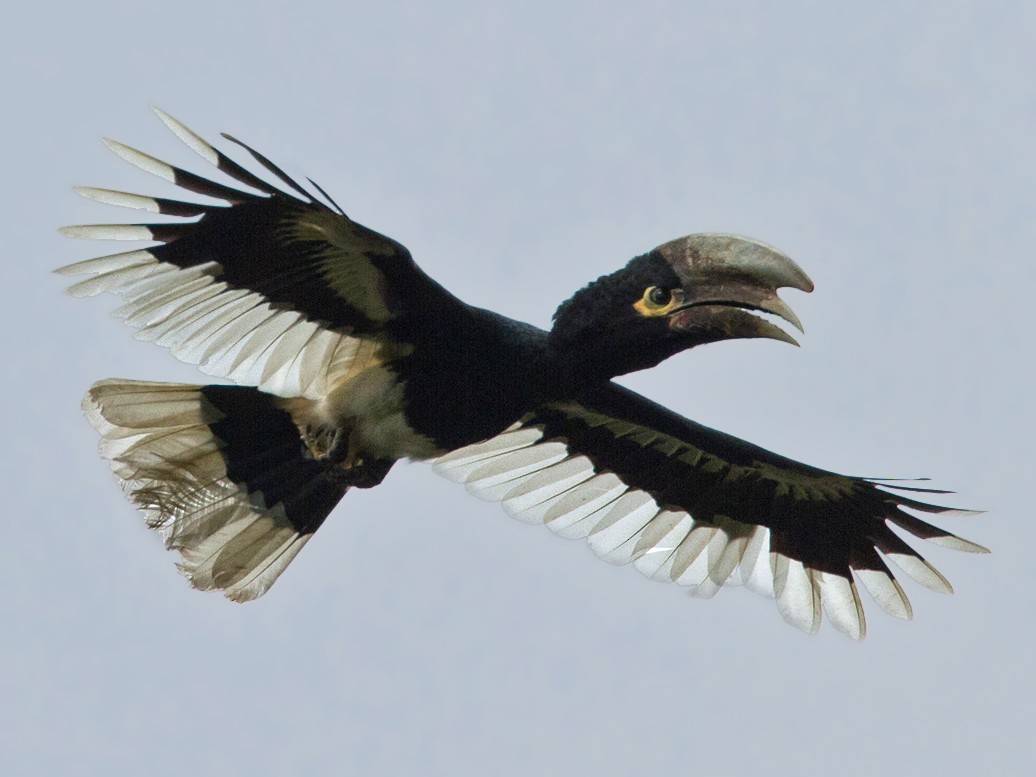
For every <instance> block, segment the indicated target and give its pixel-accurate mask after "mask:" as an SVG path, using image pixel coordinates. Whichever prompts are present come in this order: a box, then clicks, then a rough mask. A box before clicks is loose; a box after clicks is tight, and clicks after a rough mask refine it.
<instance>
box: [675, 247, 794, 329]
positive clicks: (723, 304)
mask: <svg viewBox="0 0 1036 777" xmlns="http://www.w3.org/2000/svg"><path fill="white" fill-rule="evenodd" d="M655 250H656V251H658V252H659V253H660V254H661V255H662V257H663V258H664V259H665V260H666V262H667V263H668V264H669V266H670V267H671V268H672V269H673V271H674V272H675V273H676V275H677V277H678V278H679V279H680V283H681V286H682V288H681V289H677V290H676V292H674V299H673V304H672V307H671V310H670V311H669V312H668V317H669V327H670V329H671V330H673V331H676V332H682V331H686V332H688V333H690V332H692V331H693V332H696V333H701V332H704V331H707V332H709V333H710V335H709V336H708V337H707V340H709V341H714V340H725V339H734V338H747V337H766V338H770V339H773V340H781V341H783V342H786V343H791V344H792V345H798V342H797V341H796V340H795V338H793V337H792V336H791V335H789V334H787V333H786V332H785V331H784V330H783V329H781V328H780V327H778V326H776V325H774V324H772V323H770V322H769V321H767V320H766V319H765V318H763V317H761V316H758V315H755V314H754V313H753V312H752V311H761V312H764V313H772V314H773V315H776V316H779V317H780V318H782V319H784V320H785V321H787V322H788V323H789V324H791V325H792V326H793V327H795V328H796V329H798V330H799V331H800V332H801V331H803V329H802V323H801V322H800V321H799V318H798V316H796V315H795V313H794V312H793V311H792V309H791V308H790V307H788V305H787V304H786V303H785V302H784V300H782V299H781V298H780V297H778V296H777V290H778V289H780V288H784V287H789V288H793V289H799V290H800V291H805V292H810V291H813V281H811V280H810V279H809V276H807V275H806V273H804V272H803V271H802V268H800V267H799V266H798V265H797V264H795V262H793V261H792V260H791V259H789V258H788V257H787V256H785V255H784V254H782V253H781V252H780V251H778V250H777V249H776V248H773V247H771V246H768V245H766V244H765V243H760V242H759V241H758V240H753V239H751V238H747V237H740V236H738V235H728V234H720V233H714V234H701V235H688V236H687V237H682V238H679V239H677V240H673V241H670V242H668V243H665V244H664V245H661V246H659V247H658V248H657V249H655Z"/></svg>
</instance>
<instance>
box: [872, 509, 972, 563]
mask: <svg viewBox="0 0 1036 777" xmlns="http://www.w3.org/2000/svg"><path fill="white" fill-rule="evenodd" d="M888 520H890V521H892V523H894V524H895V525H896V526H898V527H900V528H901V529H904V530H905V531H908V532H910V533H911V534H913V535H914V536H915V537H920V538H921V539H923V540H928V541H929V542H934V543H935V544H936V545H942V546H943V547H944V548H952V549H953V550H961V551H964V552H965V553H989V548H985V547H983V546H982V545H979V544H978V543H976V542H971V541H970V540H966V539H964V538H963V537H958V536H957V535H956V534H951V533H950V532H948V531H945V530H944V529H940V528H939V527H938V526H934V525H932V524H930V523H928V522H927V521H922V520H921V519H920V518H916V517H915V516H913V515H909V514H907V513H904V512H903V511H902V510H896V511H895V512H894V513H892V514H891V515H890V516H889V517H888Z"/></svg>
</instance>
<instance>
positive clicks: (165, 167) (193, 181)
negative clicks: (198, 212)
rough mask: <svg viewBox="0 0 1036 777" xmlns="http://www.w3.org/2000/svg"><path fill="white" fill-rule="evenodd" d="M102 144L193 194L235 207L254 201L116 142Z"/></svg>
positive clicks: (237, 190) (251, 195) (110, 141)
mask: <svg viewBox="0 0 1036 777" xmlns="http://www.w3.org/2000/svg"><path fill="white" fill-rule="evenodd" d="M104 144H105V145H106V146H107V147H108V148H109V149H111V151H112V153H114V154H115V155H116V156H118V157H120V158H121V159H124V160H125V161H127V162H129V163H130V164H131V165H133V166H134V167H139V168H140V169H141V170H143V171H144V172H146V173H151V174H152V175H156V176H158V177H159V178H164V179H165V180H167V181H169V182H170V183H173V184H176V185H177V186H179V187H181V188H183V189H187V191H191V192H194V193H195V194H204V195H205V196H206V197H215V198H216V199H217V200H226V201H227V202H230V203H234V204H235V205H236V204H240V203H242V202H246V201H247V200H250V199H255V195H254V194H249V193H248V192H243V191H241V190H240V189H235V188H233V187H231V186H224V185H223V184H221V183H216V182H215V181H210V180H209V179H208V178H202V177H201V176H200V175H195V174H194V173H189V172H187V171H186V170H182V169H181V168H179V167H174V166H173V165H170V164H168V163H167V162H163V161H162V160H160V159H156V158H155V157H153V156H151V155H149V154H145V153H144V152H143V151H137V149H135V148H130V147H129V146H127V145H125V144H124V143H119V142H118V141H116V140H109V139H108V138H105V139H104Z"/></svg>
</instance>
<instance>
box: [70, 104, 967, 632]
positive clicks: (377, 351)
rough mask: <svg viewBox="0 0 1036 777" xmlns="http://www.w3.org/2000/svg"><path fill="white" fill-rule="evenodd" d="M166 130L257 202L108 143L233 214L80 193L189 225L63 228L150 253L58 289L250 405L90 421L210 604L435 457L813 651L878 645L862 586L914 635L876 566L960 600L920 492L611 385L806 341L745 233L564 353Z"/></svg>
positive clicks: (662, 261)
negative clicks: (800, 637)
mask: <svg viewBox="0 0 1036 777" xmlns="http://www.w3.org/2000/svg"><path fill="white" fill-rule="evenodd" d="M159 116H160V118H161V119H162V120H163V121H164V122H165V123H166V125H167V126H169V128H170V129H172V131H173V132H175V133H176V134H177V135H178V136H179V137H180V138H181V139H182V140H183V141H184V142H185V143H186V144H187V145H188V146H189V147H190V148H191V149H192V150H194V151H195V152H196V153H198V154H199V155H200V156H202V157H203V158H205V159H206V160H207V161H209V162H210V163H212V164H214V165H215V166H216V167H217V168H218V169H220V170H221V171H223V172H224V173H226V174H227V175H228V176H230V177H231V178H232V179H234V181H235V182H236V183H238V184H242V185H244V186H245V187H247V188H248V189H253V190H255V191H247V190H244V189H238V188H235V187H230V186H226V185H223V184H218V183H215V182H212V181H208V180H207V179H205V178H203V177H201V176H198V175H195V174H193V173H188V172H186V171H185V170H183V169H181V168H177V167H172V166H170V165H167V164H165V163H164V162H160V161H159V160H156V159H154V158H152V157H149V156H147V155H144V154H141V153H140V152H137V151H134V150H132V149H129V148H128V147H126V146H122V145H121V144H116V143H110V142H109V145H110V147H111V148H112V149H113V151H115V152H116V153H117V154H119V155H120V156H122V157H123V158H125V159H127V160H128V161H130V162H132V163H134V164H136V165H137V166H139V167H141V168H143V169H145V170H147V171H149V172H152V173H154V174H156V175H158V176H160V177H163V178H165V179H167V180H169V181H171V182H173V183H175V184H177V185H178V186H180V187H182V188H184V189H187V190H189V191H193V192H197V193H201V194H204V195H207V196H210V197H215V198H217V199H219V200H222V201H223V202H224V203H225V204H221V205H204V204H201V203H191V202H181V201H178V200H169V199H162V198H152V197H144V196H140V195H130V194H125V193H122V192H112V191H108V190H102V189H81V190H79V191H80V193H82V194H83V195H84V196H87V197H90V198H92V199H95V200H99V201H101V202H105V203H108V204H115V205H124V206H127V207H133V208H140V209H144V210H149V211H152V212H157V213H162V214H168V215H172V216H182V217H194V216H197V217H198V218H197V220H195V221H189V222H171V223H163V224H137V225H99V226H84V227H69V228H67V229H66V230H65V231H66V233H67V234H69V235H72V236H75V237H93V238H113V239H134V240H139V239H150V240H153V241H156V242H157V243H158V245H154V246H151V247H149V248H145V249H140V250H135V251H129V252H125V253H122V254H115V255H112V256H106V257H100V258H98V259H91V260H87V261H84V262H80V263H77V264H75V265H71V266H69V267H66V268H63V270H62V271H61V272H65V273H69V274H80V273H85V274H89V275H91V277H90V278H89V279H87V280H85V281H82V282H81V283H79V284H76V285H75V286H73V287H72V292H73V293H74V294H93V293H98V292H101V291H112V292H116V293H119V294H121V295H122V296H123V297H124V298H125V299H126V304H125V305H124V306H123V307H122V308H120V310H119V313H120V315H122V316H123V317H125V318H126V320H127V322H128V323H130V324H131V325H133V326H136V327H138V328H139V329H140V330H141V331H140V336H141V337H143V338H144V339H151V340H154V341H155V342H157V343H159V344H161V345H164V346H167V347H169V348H170V349H171V350H172V352H173V353H174V355H176V356H177V357H178V358H180V359H183V360H184V361H187V362H190V363H194V364H198V365H199V366H200V367H201V369H202V370H203V371H205V372H206V373H208V374H210V375H215V376H218V377H220V378H223V379H227V380H230V381H232V382H234V383H237V384H239V385H238V386H215V385H213V386H181V385H177V384H161V383H145V382H139V381H124V380H108V381H102V382H101V383H99V384H96V385H95V386H94V387H93V388H92V389H91V390H90V392H89V393H88V395H87V397H86V399H85V400H84V408H85V410H86V413H87V416H88V418H89V419H90V420H91V422H92V423H93V424H94V425H95V427H96V428H97V429H98V431H99V432H100V433H101V435H102V443H101V450H102V453H103V455H104V456H105V457H106V458H108V459H109V460H110V461H111V463H112V467H113V469H114V471H115V473H116V475H117V476H118V477H119V478H120V480H121V481H122V482H123V485H124V488H125V489H126V491H127V493H128V494H129V496H130V498H131V499H132V500H133V501H134V502H136V503H137V504H138V505H139V506H140V507H141V508H142V509H143V510H144V511H145V513H146V516H147V520H148V522H149V524H150V525H151V526H153V527H154V528H157V529H159V530H161V531H162V532H163V533H164V535H165V537H166V543H167V545H168V546H169V547H170V548H173V549H176V550H177V551H179V552H180V554H181V556H182V561H181V564H180V566H181V569H182V570H183V571H184V572H185V574H187V576H188V577H189V578H190V580H191V582H192V584H193V585H195V586H196V587H198V588H203V589H219V590H223V591H224V593H225V594H226V595H227V596H228V597H230V598H232V599H237V600H246V599H251V598H255V597H257V596H259V595H261V594H262V593H263V592H264V591H265V590H266V589H267V588H268V587H269V586H270V585H271V584H272V583H273V581H274V580H275V579H276V578H277V576H278V575H279V574H280V573H281V572H282V571H283V570H284V568H285V567H286V566H287V564H288V563H289V562H290V561H291V560H292V558H294V556H295V555H296V554H297V553H298V552H299V550H300V549H301V547H302V546H303V545H304V544H305V542H306V541H308V539H309V537H310V536H312V534H313V533H314V532H315V531H316V530H317V528H319V526H320V525H321V523H322V522H323V521H324V519H325V518H326V517H327V515H328V514H329V513H330V512H331V510H332V509H333V508H334V506H335V505H336V504H337V503H338V501H339V500H340V499H341V498H342V497H343V496H344V495H345V494H346V493H347V491H348V490H349V489H350V488H353V487H357V488H368V487H372V486H375V485H377V484H379V483H380V482H381V481H382V479H383V478H384V477H385V475H386V473H387V472H388V470H389V469H390V468H391V467H392V466H393V464H394V463H395V462H396V461H397V460H399V459H401V458H409V459H414V460H431V461H433V465H434V467H435V468H436V470H437V471H438V472H440V473H441V474H443V475H445V476H447V477H450V478H452V479H454V480H458V481H461V482H465V483H466V484H467V485H468V487H469V489H470V490H471V491H473V492H474V493H476V494H479V495H480V496H483V497H486V498H492V499H499V500H501V501H502V502H503V505H504V507H505V509H507V510H508V512H510V513H511V514H512V515H514V516H515V517H517V518H519V519H522V520H526V521H530V522H534V523H543V524H546V525H547V526H548V527H550V528H551V529H553V530H554V531H555V532H557V533H558V534H561V535H562V536H568V537H586V538H587V540H588V542H589V544H590V546H591V547H592V548H593V549H594V551H595V552H597V553H598V554H599V555H600V556H602V557H603V558H605V559H607V560H609V561H612V562H614V563H633V564H634V565H635V566H636V567H637V568H638V569H639V570H640V571H641V572H643V573H644V574H647V575H649V576H651V577H653V578H655V579H662V580H671V581H675V582H678V583H680V584H682V585H686V586H689V587H691V588H692V590H694V591H695V592H696V593H698V594H699V595H704V596H708V595H711V594H712V593H714V592H715V591H716V590H717V589H718V588H719V587H720V586H722V585H723V584H725V583H727V582H730V581H733V580H738V579H740V580H741V581H742V582H744V583H745V584H747V585H748V586H749V587H751V588H753V589H755V590H758V591H761V592H763V593H768V594H771V595H773V596H775V597H776V599H777V603H778V608H779V610H780V612H781V614H782V615H783V616H784V617H785V619H786V620H788V621H789V622H790V623H792V624H793V625H795V626H797V627H799V628H801V629H803V630H806V631H815V630H816V628H817V627H818V626H819V623H820V618H821V611H822V610H824V611H826V612H827V613H828V616H829V618H830V619H831V621H832V622H833V623H834V624H835V626H836V627H838V628H839V629H840V630H842V631H843V632H845V633H847V634H849V635H850V636H852V637H854V638H861V637H862V636H863V634H864V631H865V621H864V616H863V608H862V603H861V599H860V596H859V593H858V591H857V586H856V583H857V581H860V582H862V583H863V584H864V586H865V587H867V588H868V590H869V591H870V592H871V593H872V594H873V595H874V597H875V599H876V600H877V602H878V603H879V605H880V606H881V607H882V608H883V609H885V610H886V611H888V612H889V613H891V614H893V615H896V616H900V617H909V616H910V613H911V609H910V604H909V600H908V599H907V597H906V594H905V593H904V591H903V589H902V587H901V586H900V584H899V582H898V581H897V580H896V578H895V576H894V574H893V573H892V572H891V570H890V568H889V567H888V565H887V564H886V563H885V559H892V560H893V561H895V562H896V564H897V565H898V566H899V567H901V568H902V569H903V570H904V571H905V572H906V573H907V574H908V575H909V576H911V577H913V578H914V579H915V580H918V581H919V582H921V583H923V584H924V585H926V586H928V587H930V588H933V589H935V590H941V591H949V590H950V588H949V584H948V583H947V582H946V580H945V578H943V577H942V575H940V574H939V573H938V572H937V571H936V570H935V569H934V568H933V567H932V566H931V565H930V564H929V563H928V562H927V561H925V560H924V559H923V558H922V557H921V555H920V554H919V553H918V552H917V551H916V550H915V549H913V548H912V547H911V546H909V545H908V544H907V543H906V542H904V541H903V540H902V539H901V538H900V537H899V536H898V535H897V534H896V533H895V532H893V531H892V529H891V528H890V524H891V525H895V526H897V527H899V528H900V529H902V530H905V531H907V532H909V533H910V534H912V535H914V536H917V537H921V538H924V539H928V540H932V541H935V542H938V543H942V544H944V545H947V546H950V547H954V548H956V549H959V550H968V551H981V550H984V549H983V548H981V547H980V546H978V545H975V544H974V543H970V542H968V541H966V540H962V539H960V538H958V537H956V536H955V535H953V534H950V533H949V532H946V531H944V530H942V529H939V528H937V527H935V526H933V525H932V524H929V523H927V522H925V521H923V520H921V519H920V518H918V517H916V516H914V515H912V514H910V513H908V512H906V511H905V509H909V510H913V511H921V512H927V513H943V512H951V511H950V510H949V509H948V508H943V507H938V506H934V505H929V504H927V503H925V502H922V501H919V500H918V499H915V498H913V497H909V496H906V495H904V493H903V492H904V491H905V492H907V493H909V492H922V493H924V492H928V490H927V489H924V488H918V487H908V488H905V489H904V488H901V487H899V490H897V484H894V483H889V482H885V483H881V482H875V481H871V480H867V479H863V478H856V477H848V476H843V475H838V474H835V473H831V472H827V471H824V470H821V469H817V468H814V467H810V466H807V465H804V464H800V463H798V462H794V461H792V460H790V459H786V458H784V457H781V456H778V455H776V454H773V453H770V452H769V451H765V450H763V449H761V448H758V447H757V446H754V445H751V444H749V443H746V442H744V441H742V440H738V439H736V438H733V437H730V436H729V435H725V434H723V433H721V432H717V431H714V430H711V429H708V428H706V427H703V426H701V425H699V424H696V423H694V422H692V421H689V420H687V419H685V418H682V417H681V416H679V415H677V414H675V413H673V412H672V411H670V410H668V409H666V408H663V407H661V406H659V405H657V404H655V403H653V402H651V401H650V400H647V399H645V398H644V397H642V396H639V395H638V394H635V393H634V392H632V391H629V390H627V389H624V388H621V387H620V386H618V385H616V384H615V383H613V382H612V378H614V377H616V376H618V375H622V374H625V373H628V372H632V371H634V370H639V369H644V368H648V367H651V366H654V365H655V364H658V363H659V362H660V361H662V360H663V359H666V358H668V357H669V356H672V355H674V354H676V353H679V352H680V351H683V350H686V349H688V348H692V347H694V346H697V345H701V344H704V343H709V342H716V341H720V340H726V339H733V338H742V337H765V338H770V339H776V340H783V341H786V342H792V343H794V342H795V341H794V338H792V337H791V335H790V334H788V332H786V331H785V330H784V329H783V328H781V327H780V326H777V325H776V324H774V323H772V321H771V320H767V318H766V317H765V316H763V315H760V314H772V316H771V317H779V318H781V319H783V320H784V321H786V322H788V323H790V324H791V325H793V326H795V327H799V323H798V319H797V318H796V317H795V314H794V313H793V312H792V311H791V309H790V308H788V306H787V305H786V304H785V303H784V302H783V301H782V300H781V299H780V298H779V297H778V296H777V289H778V288H781V287H792V288H797V289H800V290H802V291H811V290H812V283H811V282H810V280H809V278H808V277H806V275H805V273H803V272H802V270H801V269H799V268H798V267H797V266H796V265H795V264H794V263H793V262H792V261H791V260H790V259H788V258H787V257H785V256H784V255H783V254H780V253H779V252H778V251H776V250H775V249H773V248H770V247H769V246H765V245H763V244H761V243H758V242H757V241H754V240H750V239H748V238H741V237H737V236H733V235H719V234H715V235H691V236H688V237H685V238H680V239H678V240H674V241H671V242H669V243H666V244H664V245H662V246H659V247H658V248H655V249H653V250H651V251H649V252H647V253H645V254H643V255H641V256H638V257H636V258H634V259H632V260H631V261H630V262H629V263H628V264H627V265H626V266H625V267H623V268H622V269H620V270H618V271H616V272H613V273H611V274H608V275H604V276H602V277H601V278H599V279H598V280H596V281H594V282H593V283H591V284H589V285H588V286H586V287H585V288H583V289H581V290H579V291H577V292H576V293H575V294H574V295H573V296H572V298H571V299H569V300H568V301H566V302H564V303H562V304H561V306H560V307H559V308H558V310H557V313H556V314H555V317H554V323H553V326H552V328H551V330H550V331H549V332H548V331H545V330H542V329H539V328H537V327H534V326H531V325H529V324H525V323H522V322H518V321H514V320H511V319H508V318H505V317H503V316H500V315H498V314H496V313H493V312H491V311H487V310H482V309H479V308H476V307H473V306H470V305H468V304H466V303H464V302H462V301H461V300H459V299H457V298H456V297H454V296H453V295H452V294H450V293H449V292H448V291H447V290H445V289H444V288H443V287H442V286H440V285H439V284H438V283H436V282H435V281H434V280H433V279H431V278H430V277H428V276H427V275H426V274H425V273H424V272H423V271H422V270H421V269H420V268H419V267H418V266H417V265H416V264H415V263H414V261H413V259H412V257H411V255H410V253H409V251H407V249H406V248H404V247H403V246H402V245H400V244H399V243H397V242H396V241H394V240H392V239H391V238H388V237H385V236H384V235H381V234H379V233H377V232H374V231H373V230H370V229H368V228H366V227H364V226H362V225H360V224H357V223H355V222H353V221H352V220H350V219H349V218H348V217H347V216H346V215H345V214H344V213H343V212H342V211H341V209H340V208H338V206H337V205H335V204H334V202H333V201H331V200H330V198H328V197H327V195H326V194H324V192H323V190H320V189H319V187H318V191H319V193H320V194H321V195H322V196H323V197H324V199H326V200H327V202H326V203H325V202H324V201H322V200H321V199H319V198H318V197H316V196H314V195H312V194H310V193H309V192H307V190H306V189H305V188H304V187H303V186H301V185H300V184H298V183H296V182H295V181H294V180H292V179H291V178H289V177H288V176H287V175H286V174H285V173H284V172H283V171H282V170H280V169H279V168H277V167H276V166H275V165H274V164H273V163H272V162H270V161H269V160H268V159H266V158H265V157H263V156H262V155H260V154H258V153H257V152H254V151H252V150H251V149H248V147H247V146H244V144H241V143H240V142H239V141H236V140H234V139H233V138H229V136H227V137H228V138H229V139H230V140H233V142H235V143H237V144H238V145H241V146H243V147H244V148H245V149H246V150H247V151H248V152H249V153H250V154H251V156H252V157H253V158H254V159H255V160H256V161H258V162H259V163H260V164H261V165H262V166H263V167H265V168H266V169H267V170H268V171H269V172H270V173H272V174H273V176H274V177H275V178H276V179H277V181H278V182H279V184H280V185H283V186H284V187H286V189H282V188H280V187H279V186H278V185H275V184H273V183H270V182H268V181H266V180H264V179H263V178H260V177H259V176H257V175H255V174H254V173H252V172H250V171H248V170H247V169H245V168H244V167H242V166H241V165H239V164H238V163H236V162H234V161H232V160H231V159H230V158H229V157H227V156H226V155H225V154H223V153H222V152H220V151H217V150H216V149H215V148H214V147H212V146H210V145H209V144H208V143H206V142H205V141H204V140H202V139H201V138H200V137H199V136H197V135H196V134H194V133H193V132H191V131H190V130H189V129H187V128H186V127H184V126H183V125H182V124H180V123H179V122H177V121H176V120H175V119H173V118H172V117H170V116H168V115H166V114H163V113H161V112H159ZM314 186H315V185H314ZM799 328H800V327H799ZM931 493H942V492H934V491H932V492H931ZM904 508H905V509H904Z"/></svg>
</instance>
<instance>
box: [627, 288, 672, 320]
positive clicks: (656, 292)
mask: <svg viewBox="0 0 1036 777" xmlns="http://www.w3.org/2000/svg"><path fill="white" fill-rule="evenodd" d="M673 296H674V295H673V292H672V291H671V290H669V289H663V288H662V287H661V286H648V287H647V288H646V289H644V294H643V295H642V296H641V298H640V299H638V300H637V301H636V302H635V303H634V304H633V309H634V310H636V311H637V312H638V313H640V315H642V316H664V315H665V314H666V313H668V312H669V310H670V309H671V308H672V307H673V304H674V302H675V300H674V299H673Z"/></svg>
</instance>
